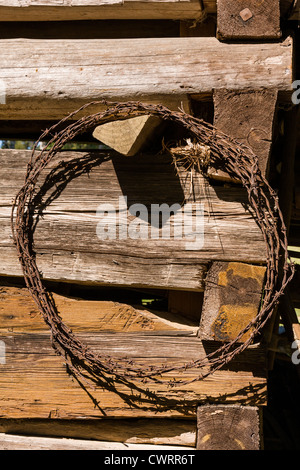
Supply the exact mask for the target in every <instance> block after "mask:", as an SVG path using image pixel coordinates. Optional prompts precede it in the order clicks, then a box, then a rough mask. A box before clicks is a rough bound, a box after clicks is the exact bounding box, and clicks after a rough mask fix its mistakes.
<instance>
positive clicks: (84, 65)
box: [0, 37, 294, 120]
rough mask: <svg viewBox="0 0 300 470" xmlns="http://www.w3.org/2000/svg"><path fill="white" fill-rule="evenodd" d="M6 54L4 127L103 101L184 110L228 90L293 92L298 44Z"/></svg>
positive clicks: (60, 46)
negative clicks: (182, 107) (202, 98)
mask: <svg viewBox="0 0 300 470" xmlns="http://www.w3.org/2000/svg"><path fill="white" fill-rule="evenodd" d="M0 46H1V49H2V50H3V53H2V62H1V70H0V85H1V98H2V104H1V106H0V119H25V120H26V119H27V120H28V119H48V120H51V119H58V118H61V117H63V116H66V115H67V114H68V113H69V112H71V111H74V110H75V109H77V108H78V107H79V106H80V105H82V104H85V103H87V102H89V101H93V100H99V99H100V100H101V99H107V100H112V101H126V100H139V101H146V102H154V103H163V104H165V105H167V106H169V107H170V108H172V109H178V107H179V106H180V104H181V102H184V103H186V100H187V95H192V96H194V97H197V96H198V97H199V96H200V95H201V94H212V92H213V90H216V89H222V88H228V89H231V90H235V89H238V90H243V89H252V90H258V89H261V88H276V89H278V90H279V91H281V92H282V93H288V94H291V93H292V92H293V87H292V83H293V80H294V76H293V60H292V57H293V42H292V39H291V38H290V37H288V38H287V39H285V40H284V41H282V42H276V43H270V42H269V43H253V44H242V43H239V44H226V43H221V42H219V41H218V40H217V39H216V38H214V37H203V38H201V37H180V38H160V39H157V38H140V39H137V38H133V39H130V40H129V39H128V40H124V39H109V40H105V39H94V40H89V39H86V40H85V39H78V40H70V39H69V40H67V39H66V40H59V39H57V40H55V39H53V40H47V39H44V40H42V39H41V40H38V39H36V40H31V39H5V40H2V41H1V40H0ZM191 70H192V71H193V73H191ZM2 95H3V96H2ZM4 101H5V103H4ZM100 108H101V106H95V107H93V108H89V112H93V111H95V110H99V109H100ZM187 110H188V109H187Z"/></svg>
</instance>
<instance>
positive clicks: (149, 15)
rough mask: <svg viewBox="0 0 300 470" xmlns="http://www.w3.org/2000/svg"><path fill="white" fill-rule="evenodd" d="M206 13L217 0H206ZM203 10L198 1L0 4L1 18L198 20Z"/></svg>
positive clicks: (38, 0)
mask: <svg viewBox="0 0 300 470" xmlns="http://www.w3.org/2000/svg"><path fill="white" fill-rule="evenodd" d="M204 7H205V8H206V10H207V12H209V13H212V12H215V11H216V1H215V0H204ZM201 12H202V9H201V5H200V2H199V1H198V0H144V1H137V0H135V1H134V0H133V1H132V0H101V1H99V2H95V1H92V0H88V1H84V0H71V1H69V0H63V1H59V2H58V1H53V0H48V1H44V0H43V1H41V0H34V1H32V0H26V1H25V2H19V1H16V0H9V1H8V2H6V1H5V2H1V3H0V15H1V18H2V21H41V20H42V21H45V20H47V21H62V20H95V19H105V20H106V19H122V20H123V19H126V20H127V19H172V20H176V19H180V20H181V19H195V18H198V17H199V16H200V15H201Z"/></svg>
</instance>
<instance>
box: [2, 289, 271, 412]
mask: <svg viewBox="0 0 300 470" xmlns="http://www.w3.org/2000/svg"><path fill="white" fill-rule="evenodd" d="M55 300H56V302H57V307H58V308H59V309H60V314H61V316H62V317H63V319H64V321H65V322H67V323H68V324H69V325H70V326H71V327H72V330H73V332H74V333H75V334H77V335H78V337H79V338H80V339H81V341H83V342H84V343H85V344H86V345H87V346H88V347H90V348H91V349H92V350H93V351H94V352H96V353H98V354H108V355H111V357H114V358H115V359H118V358H122V357H125V356H126V357H128V358H131V359H132V360H133V361H136V362H137V363H138V364H140V363H143V364H149V365H150V364H153V365H155V364H156V365H160V364H168V365H170V364H173V365H176V366H178V365H181V364H184V363H186V362H189V361H193V360H195V359H196V358H204V357H205V355H206V354H208V353H209V352H212V351H213V350H214V349H215V347H216V346H215V345H213V344H204V343H202V342H201V341H200V339H199V338H197V336H196V332H195V331H194V329H193V327H190V326H189V325H184V323H183V321H181V323H179V321H178V317H176V316H173V319H172V316H171V315H170V316H169V318H168V319H165V318H164V316H163V315H162V313H159V312H157V313H155V312H148V311H146V312H145V311H140V310H138V309H134V308H133V307H130V306H129V305H128V306H127V310H126V306H125V305H112V303H111V304H110V305H107V303H102V302H101V301H98V302H97V305H96V304H95V303H93V302H92V303H91V306H90V307H87V301H83V300H79V299H74V300H72V299H68V298H65V299H62V298H61V297H60V298H59V297H58V296H56V297H55ZM22 304H23V306H22V308H20V306H21V305H22ZM74 304H75V306H74ZM108 307H110V312H108ZM26 311H27V318H26V315H25V314H26ZM71 311H72V312H74V313H75V314H74V315H72V314H71ZM76 312H78V313H76ZM150 317H151V318H150ZM76 318H77V320H76ZM101 319H102V320H101ZM0 320H1V325H2V328H1V332H0V341H1V344H2V345H3V344H4V345H5V348H4V350H2V352H3V351H4V355H2V356H1V359H2V360H1V364H0V372H1V373H0V387H1V411H0V417H1V418H2V419H19V418H22V419H25V418H41V419H46V418H60V419H77V418H86V419H87V418H96V417H106V418H109V417H132V418H133V417H147V416H148V417H150V416H156V417H165V416H168V417H170V416H174V417H176V416H178V417H179V416H181V417H195V411H196V409H195V405H196V404H198V402H199V400H206V399H208V398H209V399H210V400H213V401H216V402H220V403H223V402H226V403H227V402H229V403H231V402H233V403H234V402H236V401H241V402H242V403H260V404H264V403H265V400H266V356H265V353H264V350H263V348H262V347H261V346H259V345H255V346H253V347H251V348H249V349H248V350H247V351H245V352H244V353H242V354H240V355H238V356H237V357H236V358H235V359H234V360H233V361H232V363H230V364H229V365H228V366H227V367H226V368H224V369H222V370H220V371H217V372H215V373H214V374H213V375H211V376H209V377H207V378H206V379H204V380H202V381H196V382H194V383H192V384H188V385H178V386H176V387H169V386H168V385H167V383H165V384H164V383H162V384H160V383H155V382H154V383H153V382H152V381H148V382H147V383H146V384H141V383H137V382H135V381H134V380H133V381H131V382H132V383H131V385H125V384H124V383H123V384H122V383H118V382H117V381H116V382H115V383H114V384H113V386H112V384H111V383H110V384H109V383H106V382H105V381H102V384H101V385H99V386H98V387H96V388H95V389H94V388H93V387H91V386H90V385H88V384H87V383H83V384H81V386H80V385H79V384H78V383H77V381H76V380H74V379H73V378H72V377H71V376H70V375H68V373H67V370H66V367H65V365H64V359H63V358H62V357H58V356H57V355H56V354H55V351H54V350H53V349H52V346H51V342H50V332H49V331H48V327H47V325H46V324H45V323H44V322H43V320H42V318H41V317H40V315H37V311H36V307H35V306H34V303H33V301H32V300H30V299H29V296H28V292H27V290H25V289H21V288H19V289H17V288H14V287H3V288H2V289H1V292H0ZM130 321H131V322H132V323H131V325H130ZM198 375H199V370H198V369H193V368H191V369H188V370H186V371H185V370H184V371H176V370H175V371H172V372H168V373H167V374H164V377H165V379H164V380H166V381H168V380H170V379H176V380H180V379H184V380H189V379H192V378H196V377H198ZM136 387H137V388H136ZM149 393H150V394H151V396H149ZM92 399H93V400H92ZM96 402H97V403H98V405H97V406H95V403H96Z"/></svg>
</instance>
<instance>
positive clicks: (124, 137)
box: [93, 115, 162, 157]
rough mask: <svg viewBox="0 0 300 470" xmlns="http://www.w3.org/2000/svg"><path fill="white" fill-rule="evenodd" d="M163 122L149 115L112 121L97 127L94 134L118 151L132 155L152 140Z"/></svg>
mask: <svg viewBox="0 0 300 470" xmlns="http://www.w3.org/2000/svg"><path fill="white" fill-rule="evenodd" d="M161 122H162V121H161V119H160V118H158V117H156V116H149V115H146V116H137V117H134V118H131V119H125V120H118V121H112V122H108V123H106V124H102V125H101V126H98V127H96V128H95V130H94V132H93V136H94V137H95V138H96V139H98V140H99V141H100V142H102V143H103V144H105V145H107V146H108V147H110V148H112V149H114V150H116V152H119V153H122V154H123V155H126V156H127V157H131V156H133V155H135V154H136V153H137V152H139V151H140V150H142V148H143V147H144V146H145V145H146V144H147V142H149V141H150V139H151V137H152V136H153V134H154V132H155V131H156V130H157V128H158V127H159V125H160V124H161Z"/></svg>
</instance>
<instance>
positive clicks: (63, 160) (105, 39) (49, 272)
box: [0, 0, 299, 450]
mask: <svg viewBox="0 0 300 470" xmlns="http://www.w3.org/2000/svg"><path fill="white" fill-rule="evenodd" d="M96 3H97V5H96ZM292 3H293V2H292V1H290V0H284V1H281V2H279V1H275V0H267V1H266V2H265V4H264V5H263V7H262V6H261V5H258V2H254V1H253V2H252V1H251V0H249V1H248V2H239V5H237V4H236V2H234V1H229V0H228V1H226V2H223V1H221V0H220V1H219V2H216V1H215V0H203V2H199V1H198V0H186V1H177V0H174V1H171V0H161V1H152V0H151V1H150V0H149V1H144V2H139V1H131V0H111V1H110V0H103V1H101V2H92V1H89V2H83V1H80V0H71V1H69V0H66V1H65V0H63V1H60V2H57V1H55V0H54V1H52V0H49V1H42V2H41V1H39V0H34V1H31V0H26V1H23V2H19V1H14V0H12V1H6V2H0V16H1V22H2V23H1V25H0V26H1V31H0V45H1V50H2V62H1V70H0V85H1V89H0V92H1V96H0V98H1V103H0V138H1V137H2V138H4V137H6V136H9V137H12V136H13V137H17V138H18V136H19V137H20V136H21V135H22V137H23V138H24V137H25V138H29V136H33V137H34V138H35V137H36V136H38V135H39V134H40V132H41V131H42V130H43V129H45V128H46V127H48V126H49V125H51V123H52V122H53V121H56V120H57V119H60V118H62V117H64V116H66V115H67V114H68V113H69V112H70V111H74V110H75V109H76V108H77V107H79V106H80V105H82V104H84V103H86V102H88V101H91V100H98V99H103V98H106V99H109V100H114V101H115V100H117V101H123V100H128V99H133V100H136V99H138V100H140V101H142V100H143V101H148V102H152V103H163V104H164V105H166V106H169V107H170V108H172V109H176V110H177V109H178V108H183V109H184V110H185V111H186V112H191V113H195V114H196V115H197V116H198V117H200V118H205V119H206V118H207V117H208V116H209V119H208V120H210V122H212V123H214V124H215V125H216V126H218V127H219V128H220V129H222V130H223V131H224V132H225V133H228V134H229V135H230V136H231V137H233V138H237V139H239V140H241V141H242V142H243V143H246V144H247V145H249V146H250V147H251V148H252V149H253V150H254V152H255V153H257V155H258V157H259V165H260V168H261V170H262V172H263V174H264V175H265V176H267V177H268V178H272V177H273V178H274V167H275V168H277V167H276V165H277V163H278V162H277V160H276V159H274V148H273V143H274V142H275V141H276V138H277V137H278V136H279V137H280V132H278V128H277V127H276V125H278V123H277V118H278V109H280V110H281V111H282V110H283V109H285V108H284V106H285V105H286V104H288V105H289V106H290V102H291V94H292V92H293V91H294V89H293V85H292V84H293V81H294V80H295V78H296V75H295V70H294V57H295V37H294V35H293V34H290V32H289V31H288V32H287V29H286V28H285V22H286V21H289V20H291V21H292V22H293V21H294V20H295V19H296V17H297V14H298V10H299V2H298V4H297V5H295V8H294V9H293V10H292V9H291V6H292ZM207 15H208V17H207ZM89 20H99V21H98V22H95V21H89ZM111 20H113V21H111ZM122 20H126V21H122ZM162 20H164V21H162ZM266 22H268V24H267V25H266ZM18 23H19V24H18ZM45 23H48V24H47V26H45ZM290 24H291V23H290ZM265 25H266V27H265ZM267 26H268V27H267ZM282 26H283V27H284V28H285V29H284V30H283V31H282V30H281V27H282ZM128 29H130V31H128ZM270 39H272V40H271V41H270ZM242 41H243V42H242ZM257 107H259V108H260V109H259V113H258V115H256V109H257ZM100 108H102V106H101V107H100V106H99V107H98V108H97V110H98V109H100ZM95 109H96V108H93V109H92V108H91V109H90V110H89V111H90V112H94V111H95ZM237 110H239V111H237ZM171 135H172V134H171ZM169 136H170V134H169ZM162 137H163V136H161V137H160V138H162ZM173 137H175V140H178V138H179V135H178V134H177V132H176V131H173ZM85 138H87V139H88V140H89V141H90V142H91V141H92V139H91V137H90V136H86V135H85V136H83V137H82V139H85ZM94 142H95V141H94V140H93V143H94ZM158 142H159V139H158V140H157V141H156V144H157V143H158ZM286 148H287V147H286ZM275 151H276V149H275ZM291 151H292V150H291V147H289V152H291ZM29 154H30V152H29V151H17V150H2V151H0V201H1V202H0V222H1V227H0V257H1V265H0V277H1V287H0V341H1V343H0V344H1V347H2V349H1V352H2V355H1V357H0V390H1V408H0V432H3V433H10V434H29V435H31V436H35V435H39V436H52V437H56V436H64V437H70V438H71V437H72V438H85V439H91V438H92V439H96V440H98V441H111V442H113V444H111V445H113V446H115V448H120V449H121V448H123V446H124V443H126V445H132V446H136V445H139V444H143V447H144V448H145V444H147V445H150V444H151V445H154V444H155V445H164V446H173V447H174V446H184V447H186V448H193V449H195V448H197V449H199V450H200V449H215V448H217V449H222V448H226V449H228V448H244V449H246V448H247V449H258V448H260V447H261V442H260V439H261V436H260V431H261V430H260V426H261V413H260V409H261V407H262V406H265V405H266V404H267V380H268V368H269V367H270V363H269V356H268V344H266V343H268V340H269V339H270V337H271V335H272V327H273V323H272V324H271V325H268V328H269V330H267V331H266V334H265V336H263V338H262V339H263V341H260V342H258V339H257V342H256V343H255V344H254V345H252V346H251V347H250V348H248V349H247V350H246V351H245V352H244V353H243V354H241V355H239V356H237V358H235V359H234V361H232V362H231V363H230V364H228V366H226V367H223V368H222V369H221V370H219V371H217V372H215V373H214V374H213V375H211V376H209V377H208V378H206V379H205V380H204V381H201V380H200V381H195V382H193V383H191V384H189V385H185V386H183V385H182V386H179V387H175V388H173V387H169V386H167V385H165V384H157V383H147V384H144V385H145V388H143V386H141V384H132V386H131V387H129V388H128V387H125V385H124V384H117V383H115V384H114V385H113V386H112V384H109V386H108V384H107V383H106V384H103V388H102V387H99V388H97V389H96V390H94V389H93V388H92V387H90V386H89V385H86V384H79V383H78V382H77V381H76V380H74V379H73V378H71V376H70V375H69V374H68V371H67V369H66V366H65V364H64V361H63V358H60V357H58V356H57V355H56V354H55V353H54V350H53V349H52V347H51V343H50V332H49V330H48V329H47V327H46V325H45V323H44V322H43V320H42V318H41V316H40V315H39V312H38V311H37V308H36V306H35V304H34V303H33V301H32V299H31V297H30V296H29V293H28V291H27V290H26V289H24V287H22V286H21V278H22V272H21V269H20V265H19V262H18V258H17V254H16V250H15V247H14V246H13V243H12V235H11V227H10V212H11V205H12V200H13V198H14V196H15V195H16V193H17V191H18V189H19V188H20V187H21V185H22V183H23V181H24V175H25V167H26V163H27V161H28V158H29ZM108 154H109V156H110V157H111V158H107V157H108ZM275 156H276V155H275ZM75 160H76V162H77V165H76V167H74V162H75ZM274 160H275V161H274ZM49 171H52V173H51V174H50V175H49ZM275 173H276V170H275ZM42 176H43V178H45V181H46V186H45V185H44V186H43V181H40V182H39V184H38V191H39V196H40V197H42V199H43V201H44V202H46V205H45V207H44V210H43V217H39V221H38V225H37V227H36V230H35V233H34V237H35V245H34V248H35V250H36V252H37V262H38V263H37V264H38V267H39V268H40V270H41V271H42V274H43V278H44V280H45V282H46V283H47V285H48V287H49V289H52V290H53V292H54V297H55V302H56V305H57V308H58V311H59V313H60V314H61V316H62V318H63V319H64V321H65V322H66V323H67V324H68V325H69V326H70V327H71V328H72V330H73V331H74V332H75V333H76V334H78V336H79V337H80V339H82V340H83V341H84V342H86V343H87V344H88V346H89V347H91V348H93V349H94V350H95V351H96V352H100V353H102V352H103V351H104V350H105V352H106V353H109V354H111V355H112V356H113V357H115V358H118V357H124V355H125V356H128V355H129V356H130V357H131V358H132V359H133V360H137V361H141V360H143V361H146V362H147V363H153V364H161V363H166V362H169V363H172V364H177V365H178V364H181V363H186V362H187V361H189V360H190V361H192V360H194V359H195V358H202V357H204V356H206V354H207V353H209V352H211V351H213V350H215V348H216V347H217V346H218V345H219V344H221V343H222V342H223V341H227V340H228V339H231V338H232V337H234V335H235V334H236V333H237V331H238V330H239V327H241V325H243V326H244V325H245V324H246V323H247V322H248V321H249V320H251V319H252V318H253V317H254V316H255V314H256V313H257V310H258V308H259V301H260V296H261V293H262V289H263V278H264V273H265V265H266V254H265V245H264V240H263V237H262V234H261V232H260V230H259V227H258V226H257V224H256V221H255V219H254V217H253V214H252V211H251V208H249V206H248V204H247V197H246V194H245V191H244V190H243V189H242V187H241V185H240V184H238V182H233V181H232V179H231V178H229V177H228V175H226V174H224V173H222V174H219V175H216V174H214V179H213V180H209V181H207V180H204V179H203V178H202V177H199V176H198V177H197V178H196V177H195V176H194V178H193V185H194V190H195V195H196V200H195V201H194V202H198V203H203V204H204V217H203V221H204V245H203V246H201V249H198V250H193V249H192V250H191V249H190V250H187V249H186V245H185V243H186V240H180V239H175V238H171V240H167V241H166V240H161V239H156V240H151V239H149V238H148V239H146V240H141V239H138V238H137V239H130V238H127V239H126V240H124V239H123V240H118V239H117V240H104V241H103V240H100V239H99V238H98V237H97V234H96V228H97V223H98V221H99V217H98V218H97V214H96V210H97V207H98V206H99V204H101V203H107V202H109V203H112V204H115V205H116V204H118V203H119V197H121V196H127V205H126V206H124V208H123V210H124V212H123V215H124V214H126V216H128V219H129V220H130V221H132V220H137V218H136V217H135V218H134V217H133V216H132V214H131V213H130V210H129V208H130V206H131V205H132V204H134V203H140V204H141V203H142V204H145V206H146V207H148V208H149V207H150V206H151V204H162V203H167V204H174V203H179V204H182V203H183V201H184V199H185V198H186V199H188V200H189V198H190V197H191V192H190V188H191V175H190V174H189V173H187V172H184V171H182V172H181V173H180V174H179V175H176V173H175V171H174V168H173V167H172V164H171V161H170V159H169V157H167V156H166V155H164V154H163V155H158V154H157V147H156V149H155V150H153V149H150V150H149V151H148V152H144V153H139V154H138V155H137V156H136V157H130V158H125V157H123V156H121V155H118V154H116V152H113V151H108V152H107V151H98V152H89V151H88V152H70V151H68V152H62V153H61V154H60V155H58V157H57V159H56V161H54V162H53V164H51V166H49V169H47V170H46V171H44V173H43V175H42ZM216 177H218V178H219V180H218V181H216ZM224 182H225V183H224ZM275 182H276V178H275ZM183 207H184V206H183ZM98 215H99V214H98ZM135 215H136V214H135ZM170 220H171V227H172V228H173V227H174V220H175V219H174V216H173V215H172V216H171V217H170ZM110 222H111V223H112V224H113V222H114V220H113V219H110ZM143 223H144V225H145V226H147V227H148V228H150V226H151V224H150V223H149V220H148V218H144V220H143ZM158 234H159V235H161V234H162V229H161V228H160V229H159V230H158ZM55 281H56V282H55ZM57 286H60V290H59V289H57ZM68 286H69V287H68ZM100 286H101V288H103V286H107V288H108V287H109V288H111V287H112V286H114V287H116V288H121V287H122V288H125V287H126V288H129V289H130V292H131V293H132V292H134V290H136V291H137V292H139V293H143V292H145V295H148V294H149V296H151V295H152V296H158V297H159V295H160V296H161V297H163V298H164V301H165V304H167V305H166V306H165V307H164V308H160V309H159V310H158V309H157V310H155V309H154V304H153V308H151V305H150V306H148V307H146V306H145V305H141V303H139V302H136V301H135V300H133V299H131V300H129V299H126V300H116V297H115V296H114V295H112V297H111V298H108V299H107V297H109V295H110V294H109V292H111V291H109V290H107V297H106V300H101V296H100V293H99V292H98V293H97V295H96V296H95V298H93V299H92V298H91V297H89V295H90V294H91V290H90V289H91V287H93V289H94V290H93V296H94V295H95V288H97V289H99V288H100ZM151 289H152V290H151ZM153 289H155V291H154V290H153ZM233 291H235V292H237V291H239V292H240V295H238V296H236V295H235V296H233V295H232V292H233ZM120 292H121V291H120ZM141 295H142V294H141ZM213 299H215V300H216V301H215V302H214V301H213ZM276 324H277V323H276V322H275V325H276ZM259 339H260V340H261V338H259ZM216 340H218V341H216ZM3 352H4V355H3ZM198 374H199V370H198V369H196V368H191V369H189V370H186V371H183V372H178V371H177V372H176V371H173V372H170V373H168V375H167V376H166V379H167V378H173V379H177V380H178V379H181V378H183V377H184V378H190V379H194V378H196V377H197V376H198ZM147 389H148V390H147ZM208 403H209V405H208ZM199 405H201V406H199ZM222 417H224V419H223V420H222V419H221V418H222ZM222 423H223V425H224V423H228V424H227V426H225V428H222ZM237 423H238V426H236V425H237ZM228 427H229V428H230V430H231V431H230V432H228ZM117 441H118V442H119V443H120V444H116V442H117ZM84 445H86V446H87V447H86V448H95V446H93V445H92V444H91V443H90V442H87V443H83V442H68V443H66V442H65V443H64V442H61V441H59V442H57V441H56V442H54V441H48V442H45V441H43V440H38V439H35V438H34V437H32V439H31V438H29V440H28V439H24V438H18V437H16V436H11V437H9V436H8V435H7V434H6V435H2V436H1V435H0V447H1V448H3V449H6V448H8V449H15V448H32V446H34V448H37V449H38V448H48V449H49V448H51V449H53V448H56V449H60V448H64V449H66V448H67V447H68V448H77V449H82V448H83V446H84ZM101 445H102V444H101V443H100V442H99V443H97V444H96V447H97V448H98V449H100V448H101ZM111 445H110V444H107V446H108V447H107V446H106V448H111ZM102 448H105V446H104V447H102ZM132 449H133V447H132Z"/></svg>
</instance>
